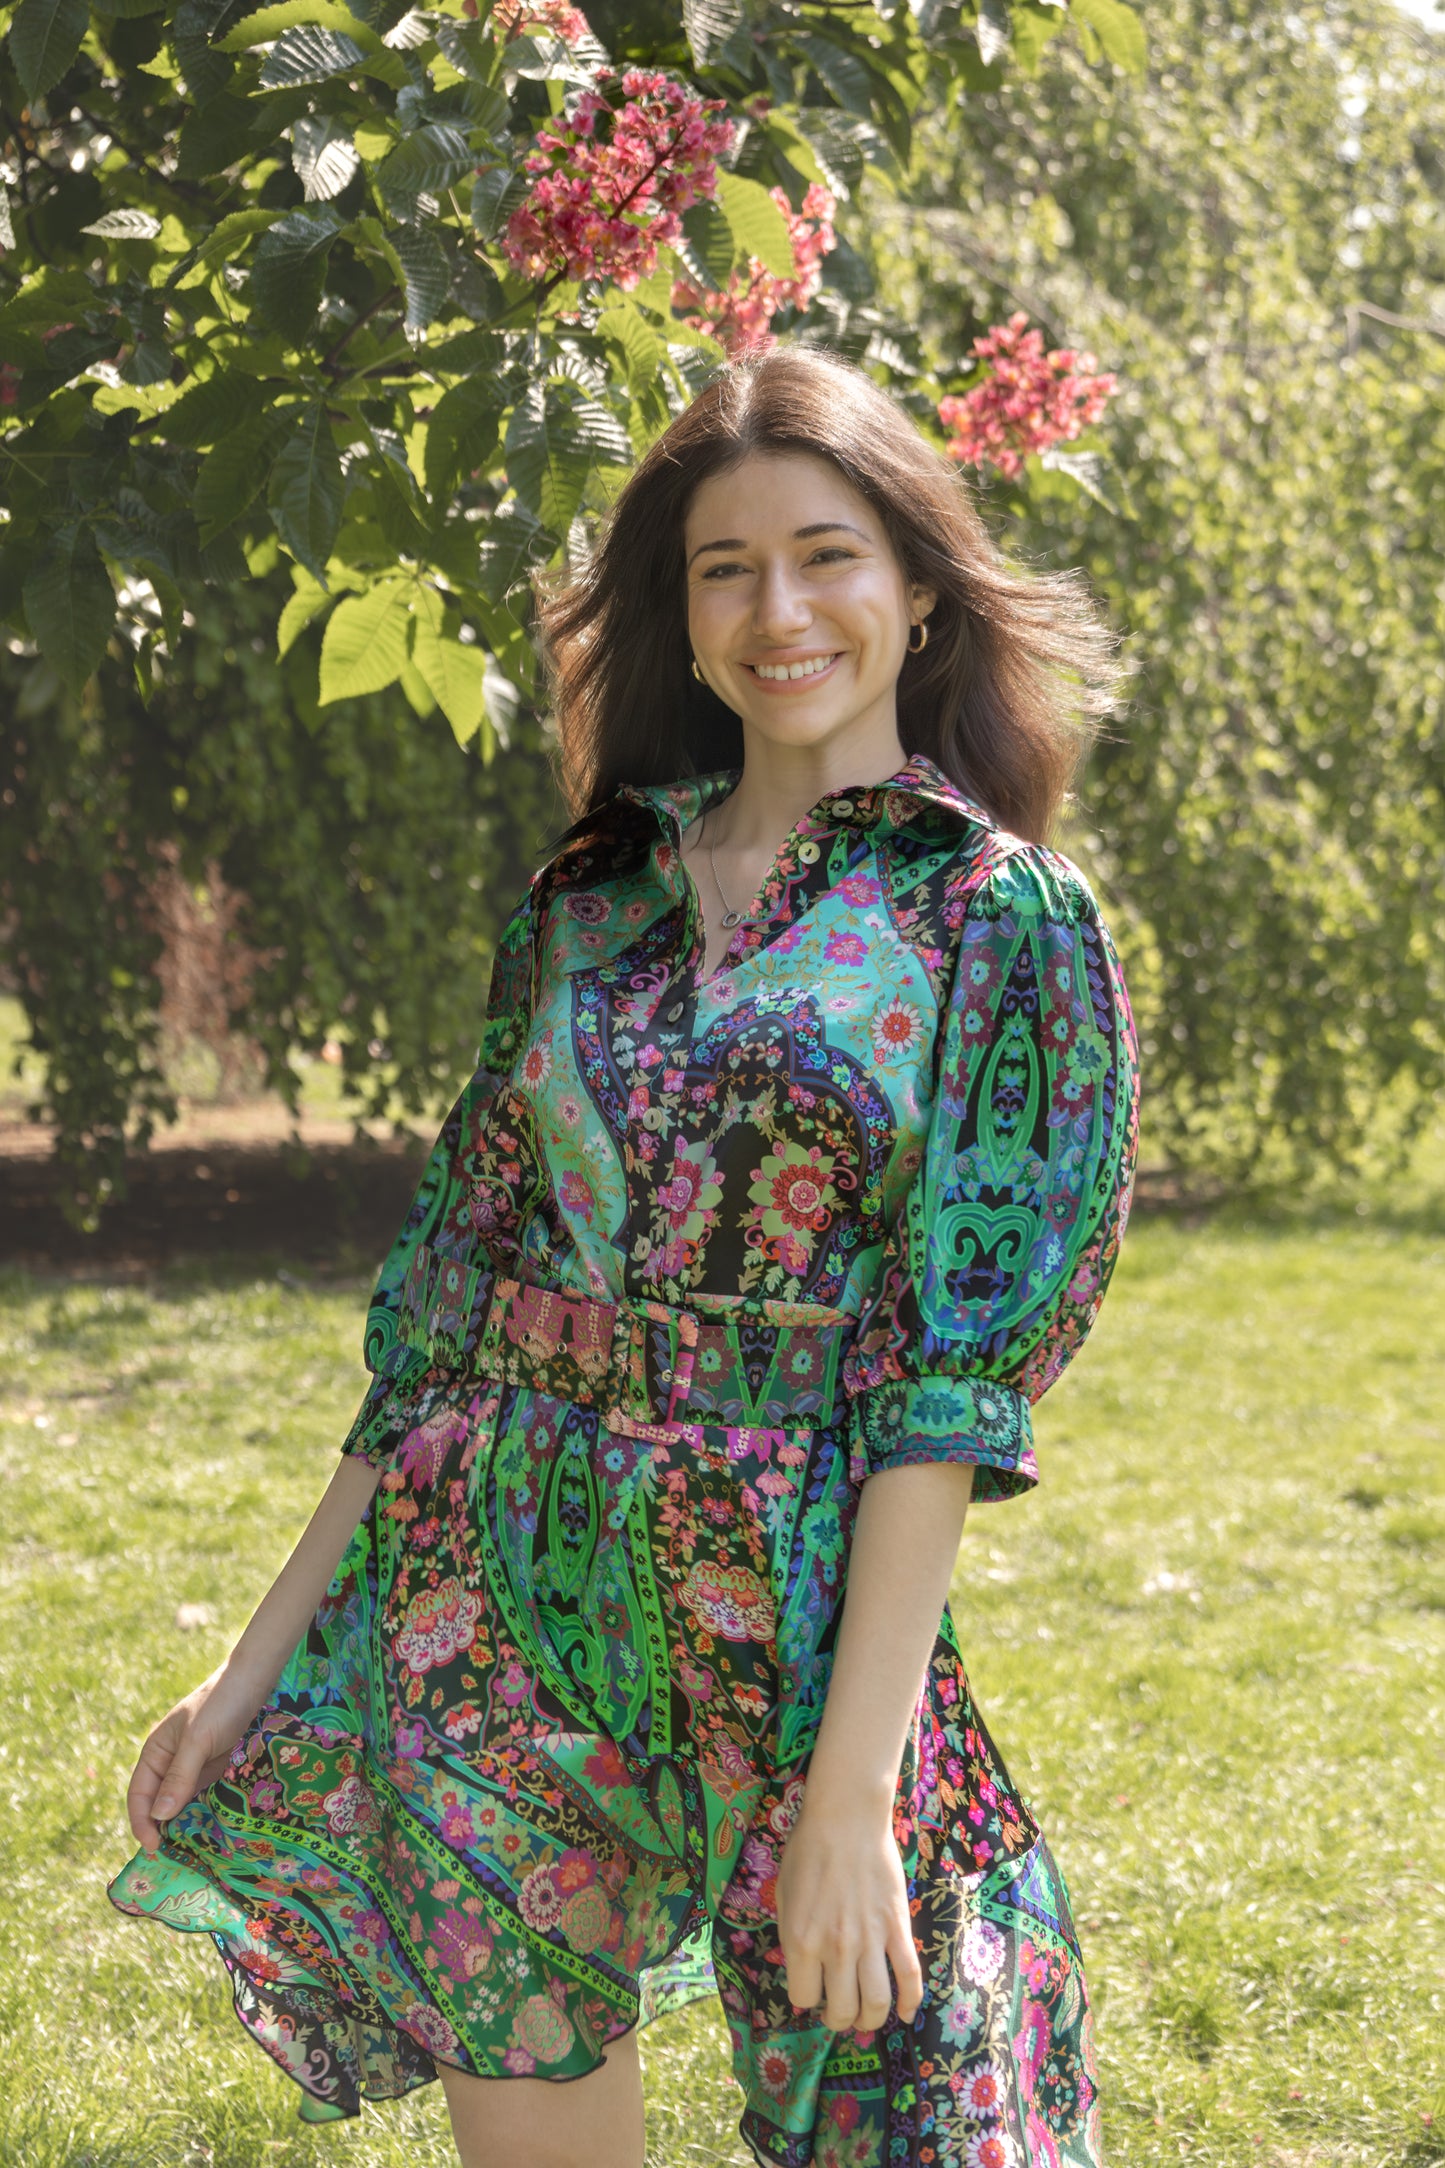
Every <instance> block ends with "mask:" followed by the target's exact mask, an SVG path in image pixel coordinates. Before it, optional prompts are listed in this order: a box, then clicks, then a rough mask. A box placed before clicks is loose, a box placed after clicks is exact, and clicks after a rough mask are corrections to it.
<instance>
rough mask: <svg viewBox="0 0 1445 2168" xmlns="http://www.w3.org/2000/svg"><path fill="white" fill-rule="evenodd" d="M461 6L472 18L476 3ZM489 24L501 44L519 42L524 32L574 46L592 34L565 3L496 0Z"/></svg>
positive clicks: (577, 11) (472, 0)
mask: <svg viewBox="0 0 1445 2168" xmlns="http://www.w3.org/2000/svg"><path fill="white" fill-rule="evenodd" d="M463 4H464V6H466V12H467V13H468V15H475V13H476V11H477V7H476V0H470V5H467V0H463ZM490 22H491V27H492V29H493V30H494V31H495V32H496V33H497V36H498V37H499V38H502V39H503V40H505V39H507V38H519V37H520V36H521V35H522V33H523V31H525V30H541V31H545V33H546V34H547V36H548V37H551V38H560V39H561V40H562V43H563V44H564V45H576V44H578V43H579V42H580V40H581V39H583V38H586V37H590V36H591V34H592V32H591V26H590V24H589V23H588V21H587V18H586V16H585V15H584V14H583V13H582V10H581V8H574V7H570V6H569V5H568V0H497V4H496V6H495V7H494V8H493V9H492V13H491V17H490Z"/></svg>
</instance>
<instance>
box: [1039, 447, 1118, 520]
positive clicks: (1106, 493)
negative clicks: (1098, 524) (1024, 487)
mask: <svg viewBox="0 0 1445 2168" xmlns="http://www.w3.org/2000/svg"><path fill="white" fill-rule="evenodd" d="M1039 465H1040V466H1041V467H1044V468H1046V469H1047V470H1048V471H1049V472H1050V473H1051V474H1064V475H1067V476H1068V478H1069V480H1070V481H1071V482H1077V484H1078V486H1079V488H1080V489H1082V490H1083V492H1084V494H1085V496H1086V497H1092V498H1093V499H1094V502H1095V503H1096V504H1101V505H1103V507H1104V509H1105V511H1106V512H1116V513H1118V514H1119V515H1120V516H1121V517H1126V518H1127V517H1129V516H1131V515H1130V508H1129V506H1128V505H1127V503H1125V502H1124V501H1123V498H1124V493H1123V492H1122V491H1121V490H1117V489H1115V488H1112V487H1111V486H1110V484H1111V482H1113V481H1114V480H1116V477H1114V476H1112V475H1111V473H1110V465H1109V461H1108V460H1107V459H1106V458H1105V457H1104V455H1103V453H1102V452H1061V451H1060V450H1059V449H1058V447H1057V446H1056V445H1050V447H1049V449H1048V450H1047V451H1046V452H1040V454H1039Z"/></svg>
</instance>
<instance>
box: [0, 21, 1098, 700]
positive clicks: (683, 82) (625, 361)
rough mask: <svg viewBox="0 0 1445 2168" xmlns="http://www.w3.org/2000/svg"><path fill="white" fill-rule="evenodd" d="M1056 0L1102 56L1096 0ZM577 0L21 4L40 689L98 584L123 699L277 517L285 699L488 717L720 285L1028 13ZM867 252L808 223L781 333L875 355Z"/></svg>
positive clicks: (0, 451)
mask: <svg viewBox="0 0 1445 2168" xmlns="http://www.w3.org/2000/svg"><path fill="white" fill-rule="evenodd" d="M1082 11H1083V13H1084V15H1085V16H1087V17H1088V18H1089V19H1090V20H1094V19H1098V20H1100V21H1102V22H1104V23H1105V24H1106V25H1107V31H1106V35H1107V36H1108V37H1109V38H1110V39H1111V40H1113V41H1114V42H1115V43H1116V44H1119V43H1120V42H1121V41H1122V42H1123V43H1124V44H1128V45H1130V49H1131V50H1132V41H1133V39H1134V38H1135V37H1136V36H1137V26H1136V24H1135V21H1134V18H1133V17H1132V15H1130V14H1129V12H1128V11H1127V9H1125V8H1123V7H1122V6H1121V5H1120V4H1119V0H1082ZM593 13H594V17H595V21H596V24H597V27H598V28H599V29H600V30H601V31H602V32H603V34H604V35H605V36H606V37H607V38H608V39H609V40H610V42H611V46H612V55H611V56H609V54H608V52H607V50H606V49H605V47H604V46H603V44H602V43H601V42H600V41H599V38H598V37H597V36H595V35H594V33H593V29H592V27H591V26H590V25H589V23H588V21H587V19H586V18H584V17H583V16H582V15H581V14H580V13H579V12H578V11H577V10H576V9H575V8H573V7H570V6H568V5H565V4H562V0H495V5H493V6H491V7H490V9H488V8H487V7H486V5H485V0H480V4H479V0H449V4H448V5H447V6H445V7H441V8H437V9H433V10H430V11H421V10H418V9H410V10H407V9H405V8H404V6H403V0H358V5H357V7H356V9H354V10H353V9H350V8H348V7H346V6H343V5H341V4H340V0H280V4H279V5H272V6H263V7H248V6H247V5H246V4H245V0H179V4H173V0H117V6H116V8H115V9H114V10H113V11H109V12H102V13H94V14H92V13H90V12H88V11H87V10H86V9H85V8H84V7H82V6H80V5H79V4H78V0H20V4H19V5H18V7H16V8H15V9H14V10H13V15H12V20H11V23H10V30H9V37H8V41H7V44H6V47H5V55H6V57H5V63H4V68H3V71H0V91H3V100H4V107H3V110H4V124H5V126H6V129H7V131H8V133H9V138H10V145H9V154H10V157H11V159H12V161H13V172H14V195H15V200H14V202H13V204H11V205H10V207H9V210H8V212H7V214H6V215H7V217H8V219H9V221H10V223H11V224H12V226H13V232H14V244H15V246H14V260H13V268H10V267H7V272H6V276H7V278H9V279H10V281H11V284H12V287H13V290H12V292H11V293H10V296H9V298H8V299H7V300H6V301H5V302H4V304H3V306H0V366H3V367H4V369H5V371H6V375H5V380H4V397H5V399H6V402H7V404H8V406H9V408H10V410H11V412H10V420H11V424H12V426H11V427H9V428H8V429H7V430H6V432H5V434H4V436H3V438H0V487H3V491H4V498H5V503H6V505H7V508H8V511H9V515H10V516H9V522H8V526H7V528H6V531H5V537H4V549H3V552H0V613H3V615H4V616H5V617H6V618H8V620H9V622H10V623H11V624H12V625H13V626H15V628H16V629H17V630H18V631H21V632H22V633H24V634H25V635H27V636H28V637H29V638H30V639H31V640H33V641H34V643H35V644H36V646H37V647H38V648H39V649H40V651H41V653H42V654H44V655H45V656H46V658H47V660H48V661H49V662H50V663H51V664H52V666H53V667H54V668H55V669H56V670H57V671H58V672H59V674H60V675H61V677H62V678H63V679H64V680H65V681H66V682H67V683H68V684H69V685H70V686H71V688H72V689H73V690H78V688H79V687H80V686H82V685H83V684H84V683H85V681H86V680H87V679H88V678H89V676H90V675H91V674H92V672H93V671H94V670H95V668H96V667H97V665H98V663H99V661H100V658H101V656H102V655H103V654H104V653H105V652H106V648H107V644H108V642H109V640H110V638H111V636H112V633H113V630H114V627H115V624H116V620H117V613H118V611H119V612H120V613H121V614H122V615H124V616H125V617H127V618H128V619H129V621H130V623H131V626H132V629H133V632H134V633H135V634H136V635H137V637H135V639H134V642H133V646H134V655H135V665H136V669H137V672H138V676H139V679H140V682H141V684H142V689H143V690H148V688H149V685H150V684H151V683H152V682H154V681H155V679H156V676H157V673H158V670H160V669H163V668H164V662H165V659H166V658H167V657H170V656H173V655H174V654H175V653H176V651H177V650H178V649H179V647H180V645H181V640H182V633H183V627H184V613H185V612H186V610H187V609H194V606H195V603H196V601H197V599H198V598H199V597H200V596H201V595H202V594H204V593H205V592H206V591H207V590H208V589H214V588H216V587H220V588H222V589H224V588H226V587H228V586H231V585H233V584H234V583H236V582H238V581H240V580H242V579H244V578H245V576H246V571H247V568H248V567H249V568H250V569H251V570H252V571H253V572H254V571H256V570H257V569H258V563H259V564H260V565H263V566H264V565H265V564H269V563H270V562H271V561H272V560H273V558H274V554H275V552H276V550H278V549H279V551H280V553H281V555H282V556H283V558H285V559H286V560H287V561H288V562H289V565H290V568H291V572H292V577H293V581H294V588H295V591H294V594H293V595H292V597H291V599H290V601H289V602H288V604H287V606H286V609H285V613H284V616H283V620H282V626H281V640H282V644H283V645H286V644H289V641H290V640H291V639H292V638H293V637H294V634H295V631H296V630H297V628H298V627H299V626H300V625H301V624H303V623H305V622H308V621H311V620H315V619H319V618H321V617H322V616H325V617H326V618H327V624H326V630H325V638H324V640H323V643H322V650H321V695H322V698H323V700H330V699H336V698H343V697H346V696H347V695H353V694H362V693H368V692H375V691H379V690H382V689H383V688H384V687H386V686H388V685H391V684H395V683H398V682H400V684H401V685H402V687H403V689H404V690H405V692H406V693H407V695H408V697H410V698H411V699H412V700H413V702H414V704H417V705H422V706H429V705H430V704H431V703H433V702H434V703H435V704H437V705H439V706H440V707H441V708H442V709H443V711H444V712H445V713H446V714H447V716H448V718H449V720H450V721H451V723H452V725H453V727H454V729H455V730H456V731H457V734H458V736H459V737H460V738H461V739H462V740H463V741H466V740H467V739H469V738H471V737H472V736H473V735H475V734H476V733H478V732H479V731H481V732H485V731H486V730H487V729H488V728H489V727H490V718H491V717H492V716H493V714H494V712H495V710H496V705H497V702H498V701H503V702H504V701H506V700H507V699H508V698H509V697H510V695H509V694H508V693H507V692H506V690H505V687H506V685H507V684H510V685H511V686H513V687H521V688H523V689H526V688H528V687H530V685H531V684H532V681H533V661H532V656H531V652H530V649H529V646H528V642H527V634H526V624H525V620H524V617H522V616H519V615H518V614H517V613H514V612H513V611H512V610H511V609H509V607H508V598H509V596H510V595H511V594H512V592H513V590H514V589H515V587H516V585H517V583H518V580H519V578H520V577H521V576H522V575H523V574H524V573H525V571H526V570H527V568H528V567H529V566H532V565H535V564H537V563H539V562H544V561H548V560H551V559H555V558H556V557H557V556H558V555H559V554H560V553H561V552H562V551H563V550H564V549H565V547H566V543H567V537H568V533H569V530H570V529H571V527H572V524H573V522H574V520H575V519H576V518H577V516H578V515H579V513H581V512H582V511H583V510H584V508H586V507H587V506H589V505H592V506H596V505H598V504H600V503H602V502H603V501H605V495H606V491H607V489H608V488H609V486H611V485H612V484H613V483H615V480H616V478H617V476H618V475H619V474H620V472H621V471H622V470H624V469H625V468H626V467H627V466H628V464H629V463H630V462H631V460H632V459H633V457H634V455H635V454H636V452H637V451H638V450H639V448H641V447H642V446H645V444H646V443H647V442H649V441H650V440H651V438H652V437H653V436H654V435H655V434H656V433H657V432H658V430H659V429H660V428H661V427H662V426H664V425H665V423H666V421H667V420H668V418H669V415H670V413H671V412H672V411H674V410H675V408H676V406H677V405H678V404H679V403H681V402H684V401H685V400H686V399H687V398H688V397H689V396H690V395H691V393H692V392H693V391H694V390H695V389H696V387H697V385H698V383H699V382H700V381H701V380H702V378H703V377H704V376H705V375H706V374H707V373H708V371H709V370H710V369H711V368H712V367H713V366H714V365H715V364H716V362H717V361H718V360H719V359H720V358H721V354H722V347H721V346H720V344H719V343H718V340H717V339H715V338H714V337H713V336H712V335H711V329H712V328H716V329H718V330H720V331H722V332H724V333H727V332H728V331H729V330H730V329H732V328H734V327H733V326H731V325H730V323H729V321H728V311H727V307H726V303H727V302H728V300H729V299H730V298H731V297H732V296H733V295H734V294H735V293H736V291H737V288H738V287H739V285H740V284H741V283H743V282H749V283H754V284H755V283H756V279H755V273H760V274H765V275H766V276H767V277H768V278H770V279H772V280H774V281H776V282H778V288H779V289H780V290H779V291H778V292H777V294H776V305H775V308H774V309H773V310H771V311H769V312H768V313H769V315H771V314H773V313H776V308H777V307H781V308H782V311H783V320H784V321H785V322H786V321H787V320H788V318H789V316H790V315H791V314H794V313H796V302H797V299H798V298H799V296H798V295H797V294H796V293H794V292H792V291H790V289H791V288H793V287H794V285H795V283H796V281H797V278H798V273H799V265H798V262H797V260H796V255H795V243H796V242H798V241H806V240H807V239H808V238H809V237H810V236H812V235H813V234H815V233H816V228H817V226H818V223H819V221H820V219H821V218H822V217H823V216H824V215H825V213H824V208H823V207H824V204H825V202H827V203H828V204H829V205H831V202H832V200H833V199H836V198H839V197H843V196H846V195H848V194H849V193H850V192H851V191H852V190H853V189H855V188H856V186H857V184H858V182H859V180H860V178H861V177H862V175H863V173H864V171H865V169H866V168H867V167H869V166H870V165H872V166H876V167H878V168H880V169H891V170H893V171H895V172H898V171H901V169H902V166H903V165H904V164H905V163H906V161H907V158H908V155H909V150H910V143H911V126H912V114H913V111H914V109H915V108H916V106H917V105H918V103H919V100H920V98H921V96H922V95H923V94H924V92H925V91H926V90H927V88H928V87H929V86H930V85H934V86H937V85H940V84H944V83H946V84H949V85H953V84H956V83H958V82H960V81H961V82H973V83H975V84H979V85H982V84H984V83H986V82H988V81H990V80H996V79H997V78H998V77H999V75H1000V74H1001V61H1002V55H1003V52H1004V49H1005V46H1006V44H1007V41H1008V38H1009V36H1010V34H1012V35H1013V37H1014V38H1015V40H1016V41H1018V42H1019V43H1020V45H1021V46H1022V47H1023V48H1024V49H1025V51H1026V52H1027V51H1030V50H1032V49H1033V48H1035V47H1037V46H1038V45H1040V44H1041V43H1042V40H1043V39H1044V37H1045V36H1046V35H1049V34H1051V33H1052V32H1053V31H1054V30H1055V29H1056V27H1057V24H1058V22H1059V20H1060V19H1061V17H1060V11H1059V9H1058V8H1057V7H1051V6H1047V5H1044V4H1043V0H1013V5H1012V12H1010V10H1009V9H1008V8H1006V7H1005V6H1004V5H1003V0H985V5H984V7H983V10H982V13H981V14H980V15H979V16H978V17H977V19H976V20H975V19H972V10H971V9H968V10H965V11H964V16H963V18H962V19H961V17H960V11H959V9H958V8H957V7H956V6H954V7H950V6H941V5H938V4H937V0H915V4H913V5H911V6H903V5H897V4H895V5H893V6H891V7H890V6H884V7H872V6H865V5H845V6H821V5H814V4H811V0H777V4H768V0H757V4H756V5H752V4H745V0H690V4H689V5H687V6H685V7H684V8H683V10H682V11H681V15H680V16H679V15H678V13H677V11H676V10H674V9H671V8H662V7H652V8H644V9H641V10H633V9H629V8H623V7H620V6H619V7H609V6H602V7H599V8H596V9H594V11H593ZM1011 25H1012V31H1011ZM684 29H685V32H686V35H685V36H684V34H683V33H684ZM985 61H988V62H989V63H990V65H988V66H985V64H984V63H985ZM810 188H811V189H813V190H814V191H816V192H817V193H815V195H814V198H813V201H814V205H815V215H814V216H812V217H811V218H810V217H809V216H808V215H807V214H806V212H805V211H804V203H805V199H806V197H807V193H808V191H809V189H810ZM3 238H4V236H3V235H0V239H3ZM17 274H18V276H17ZM870 284H871V281H870V278H869V275H868V270H867V266H866V264H864V263H863V262H862V260H861V258H860V256H859V254H858V253H857V252H856V251H853V250H849V251H847V252H845V253H844V254H842V255H841V256H840V257H839V258H838V260H837V262H836V263H835V266H834V284H833V287H832V289H831V295H830V298H829V301H828V302H827V304H826V306H825V308H824V310H823V312H822V314H821V315H820V317H819V319H818V325H819V328H821V329H823V330H825V331H826V333H827V335H828V336H829V337H830V338H831V339H832V340H833V341H834V342H835V343H837V344H839V345H841V346H842V347H843V349H844V350H845V351H851V352H853V353H858V354H871V355H874V356H878V357H879V358H886V350H887V344H888V341H889V338H890V336H891V337H892V339H893V343H894V344H895V345H897V344H898V343H899V334H898V329H897V327H890V326H889V325H888V324H887V323H886V321H885V320H884V319H883V318H882V317H880V315H879V314H878V312H877V311H876V309H874V308H873V307H872V306H871V302H870V299H869V287H870ZM709 297H711V298H712V299H713V301H714V303H715V304H716V305H715V306H714V308H713V309H712V310H711V311H710V310H709V308H708V307H707V306H706V303H707V301H708V298H709ZM770 298H771V295H770ZM905 343H906V340H905ZM488 658H490V664H491V669H490V676H489V671H488V667H487V659H488ZM489 682H490V684H491V687H492V690H491V691H490V692H489V690H488V687H489Z"/></svg>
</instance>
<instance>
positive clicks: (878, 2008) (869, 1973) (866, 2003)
mask: <svg viewBox="0 0 1445 2168" xmlns="http://www.w3.org/2000/svg"><path fill="white" fill-rule="evenodd" d="M892 2000H893V1983H892V1981H891V1980H890V1979H889V1977H888V1959H887V1957H886V1955H885V1953H884V1947H883V1944H882V1943H881V1942H878V1943H875V1944H874V1945H873V1947H872V1948H871V1949H867V1950H865V1951H864V1952H863V1955H862V1956H861V1957H860V1958H859V1960H858V2016H857V2018H856V2020H855V2023H856V2027H857V2030H858V2031H859V2032H877V2030H878V2028H879V2026H880V2025H882V2024H883V2023H884V2022H885V2020H886V2019H887V2016H888V2006H889V2004H890V2003H891V2002H892Z"/></svg>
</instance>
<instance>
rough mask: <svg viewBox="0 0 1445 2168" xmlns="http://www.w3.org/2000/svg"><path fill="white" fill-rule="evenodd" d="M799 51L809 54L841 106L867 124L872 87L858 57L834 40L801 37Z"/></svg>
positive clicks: (809, 57) (871, 107)
mask: <svg viewBox="0 0 1445 2168" xmlns="http://www.w3.org/2000/svg"><path fill="white" fill-rule="evenodd" d="M798 49H799V51H800V52H803V53H806V54H807V56H808V59H809V60H810V61H811V62H812V64H813V66H814V68H815V69H816V70H817V72H818V74H819V76H821V78H822V80H823V82H824V83H825V84H826V85H827V87H828V89H829V90H830V91H831V92H832V93H833V96H834V97H835V98H836V99H837V101H838V103H839V105H841V106H842V107H844V109H845V110H846V111H847V112H849V113H856V114H858V116H859V118H860V119H863V120H866V119H868V118H869V116H870V115H871V113H872V111H873V86H872V84H871V83H870V82H869V80H868V70H867V69H866V68H865V67H864V65H863V63H862V61H861V60H860V59H859V58H858V56H857V54H856V53H849V52H845V51H844V49H843V47H842V46H841V45H835V44H834V43H833V41H832V39H831V38H819V37H802V38H799V40H798Z"/></svg>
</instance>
